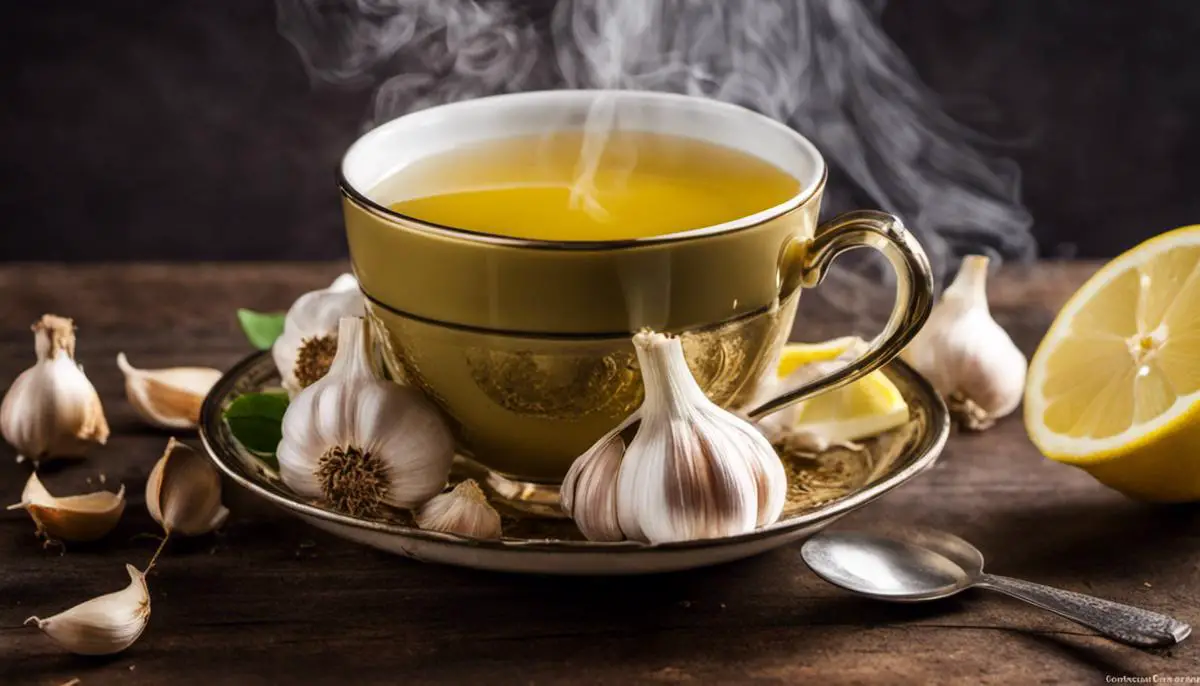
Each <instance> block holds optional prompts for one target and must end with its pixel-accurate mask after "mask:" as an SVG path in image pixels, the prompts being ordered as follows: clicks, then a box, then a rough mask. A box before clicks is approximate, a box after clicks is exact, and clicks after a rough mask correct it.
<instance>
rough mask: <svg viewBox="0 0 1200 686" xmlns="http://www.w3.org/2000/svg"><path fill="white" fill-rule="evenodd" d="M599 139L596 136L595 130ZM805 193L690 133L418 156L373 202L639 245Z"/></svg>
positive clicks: (428, 216)
mask: <svg viewBox="0 0 1200 686" xmlns="http://www.w3.org/2000/svg"><path fill="white" fill-rule="evenodd" d="M593 135H594V134H593ZM799 190H800V184H799V182H798V181H797V180H796V179H795V178H793V177H792V176H791V175H789V174H788V173H786V172H784V171H783V170H782V169H779V168H778V167H776V166H774V165H772V164H770V163H769V162H766V161H764V160H762V159H759V158H758V157H755V156H753V155H750V154H747V153H744V152H741V151H738V150H734V149H732V148H727V147H724V146H720V145H716V144H713V143H706V142H704V141H701V140H697V139H694V138H685V137H682V136H670V135H663V134H657V133H643V132H633V131H613V132H608V133H606V134H604V135H603V137H602V140H593V138H592V136H589V135H585V134H584V132H583V131H563V132H559V133H554V134H547V135H539V136H525V137H516V138H504V139H497V140H489V141H484V142H479V143H472V144H469V145H465V146H463V147H460V148H457V149H455V150H452V151H449V152H444V153H441V154H438V155H434V156H431V157H427V158H424V159H421V160H419V161H417V162H415V163H413V164H410V165H407V166H405V167H404V168H402V169H401V170H399V171H398V172H396V173H395V174H393V175H392V176H390V177H388V178H387V179H386V180H384V181H383V182H382V183H381V184H380V185H379V186H378V187H377V188H375V189H374V191H373V192H372V195H373V196H374V197H375V198H377V199H378V200H380V201H382V202H383V203H385V204H387V205H388V206H389V207H391V208H392V209H393V210H395V211H397V212H399V213H401V214H404V215H407V216H410V217H415V218H417V219H421V220H423V221H427V222H431V223H434V224H441V225H444V226H450V227H454V228H458V229H467V230H470V231H478V232H482V233H489V234H497V235H502V236H512V237H517V238H532V239H541V240H557V241H595V240H620V239H630V238H644V237H647V236H657V235H662V234H669V233H678V232H681V231H688V230H691V229H699V228H704V227H707V226H713V225H716V224H721V223H724V222H727V221H732V220H735V219H740V218H742V217H746V216H749V215H752V214H754V213H756V212H760V211H762V210H765V209H768V208H771V207H774V206H776V205H779V204H780V203H783V202H784V201H786V200H787V199H788V198H791V197H793V196H794V195H796V193H797V192H799Z"/></svg>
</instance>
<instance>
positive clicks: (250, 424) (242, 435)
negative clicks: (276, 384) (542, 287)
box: [225, 392, 288, 464]
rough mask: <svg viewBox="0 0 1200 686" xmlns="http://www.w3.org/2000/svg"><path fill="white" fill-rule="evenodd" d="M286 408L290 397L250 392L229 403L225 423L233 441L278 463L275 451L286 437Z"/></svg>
mask: <svg viewBox="0 0 1200 686" xmlns="http://www.w3.org/2000/svg"><path fill="white" fill-rule="evenodd" d="M287 408H288V399H287V394H284V393H278V392H272V393H247V394H246V395H243V396H239V397H238V398H237V399H235V400H234V401H233V402H232V403H230V405H229V408H228V409H226V410H225V421H226V422H228V423H229V430H230V431H232V432H233V436H234V438H236V439H237V440H238V442H240V443H241V444H242V445H243V446H245V448H246V449H247V450H249V451H250V452H252V453H254V454H256V455H258V456H259V457H262V458H264V459H266V460H268V461H269V462H271V463H272V464H277V463H276V461H275V448H277V447H279V440H280V439H281V438H282V437H283V431H282V428H283V413H284V412H286V411H287Z"/></svg>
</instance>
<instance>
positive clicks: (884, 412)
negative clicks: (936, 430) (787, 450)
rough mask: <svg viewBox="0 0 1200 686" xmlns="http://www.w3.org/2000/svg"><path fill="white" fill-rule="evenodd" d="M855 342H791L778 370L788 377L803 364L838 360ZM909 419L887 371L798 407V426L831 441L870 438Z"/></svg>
mask: <svg viewBox="0 0 1200 686" xmlns="http://www.w3.org/2000/svg"><path fill="white" fill-rule="evenodd" d="M854 342H855V339H854V338H835V339H833V340H830V341H825V342H822V343H789V344H787V345H786V346H785V347H784V349H783V353H782V355H781V356H780V358H779V367H778V369H777V373H778V374H779V377H780V378H784V377H786V376H788V375H789V374H791V373H792V372H794V371H796V370H797V369H798V368H800V367H801V366H803V365H807V364H812V363H814V362H825V361H829V360H833V359H836V358H837V356H838V355H840V354H842V352H844V351H845V350H846V349H847V348H849V347H850V346H851V345H853V344H854ZM907 421H908V405H907V404H906V403H905V402H904V397H903V396H902V395H900V391H899V389H897V388H896V386H895V384H893V383H892V382H891V381H890V380H888V378H887V377H886V376H884V374H883V372H871V373H870V374H868V375H866V376H864V377H863V378H861V379H859V380H858V381H855V382H854V383H851V384H849V385H846V386H843V387H841V388H839V389H837V390H833V391H828V392H826V393H822V394H820V395H818V396H816V397H815V398H812V399H811V400H806V401H804V402H802V403H800V405H799V406H798V407H797V409H796V428H799V429H807V430H812V431H813V432H814V433H818V434H820V435H821V436H824V437H825V438H827V439H828V440H829V441H831V442H845V441H857V440H861V439H864V438H869V437H871V436H875V435H878V434H881V433H883V432H884V431H889V430H891V429H894V428H896V427H898V426H900V425H902V424H904V423H905V422H907Z"/></svg>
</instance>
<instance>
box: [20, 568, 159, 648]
mask: <svg viewBox="0 0 1200 686" xmlns="http://www.w3.org/2000/svg"><path fill="white" fill-rule="evenodd" d="M125 570H126V571H127V572H129V585H128V586H126V587H125V588H124V589H122V590H120V591H116V592H114V593H109V594H107V595H102V596H100V597H98V598H92V599H91V600H88V601H86V602H84V603H81V604H79V605H76V606H75V607H72V608H70V609H69V610H64V611H62V612H60V613H58V614H56V615H54V616H53V617H47V618H46V619H41V618H39V617H37V616H33V617H30V618H29V619H26V620H25V623H26V624H30V623H33V624H35V625H36V626H37V628H39V629H41V630H42V632H43V633H45V634H46V635H47V636H49V637H50V638H52V639H54V640H55V642H57V643H58V644H59V645H61V646H62V647H63V648H66V649H67V650H69V651H70V652H72V653H75V654H77V655H112V654H113V653H119V652H121V651H122V650H125V649H126V648H128V647H129V646H131V645H133V642H134V641H136V640H137V639H138V637H139V636H141V635H142V632H143V631H144V630H145V629H146V623H147V622H149V621H150V590H149V588H147V587H146V577H145V575H143V574H142V573H141V572H139V571H138V570H137V568H136V567H134V566H133V565H128V564H127V565H125Z"/></svg>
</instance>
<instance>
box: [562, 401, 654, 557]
mask: <svg viewBox="0 0 1200 686" xmlns="http://www.w3.org/2000/svg"><path fill="white" fill-rule="evenodd" d="M638 417H639V415H638V413H637V412H636V411H635V412H634V413H633V414H631V415H630V416H629V417H628V418H627V419H626V420H625V421H623V422H621V424H620V425H618V426H617V428H615V429H613V430H612V431H610V432H609V433H608V434H607V435H606V436H605V437H604V438H602V439H600V440H599V441H597V442H596V444H595V445H593V446H592V447H591V448H589V449H588V451H587V452H585V453H584V454H583V455H581V456H580V457H579V458H578V459H577V460H575V461H574V462H573V463H571V468H570V469H569V470H568V471H567V476H566V477H565V478H564V479H563V482H562V486H561V487H560V488H559V507H561V508H562V511H563V513H564V514H566V515H567V516H568V517H570V518H571V519H573V520H575V526H577V527H579V531H580V533H582V534H583V535H584V537H585V538H587V539H588V540H589V541H623V540H625V534H624V533H623V532H622V531H621V524H620V522H619V521H618V518H617V474H618V473H619V472H620V469H621V460H622V458H623V457H624V456H625V441H624V440H623V439H622V438H621V432H622V431H624V430H625V429H627V428H628V427H629V426H631V425H632V424H634V423H636V422H637V421H638Z"/></svg>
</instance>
